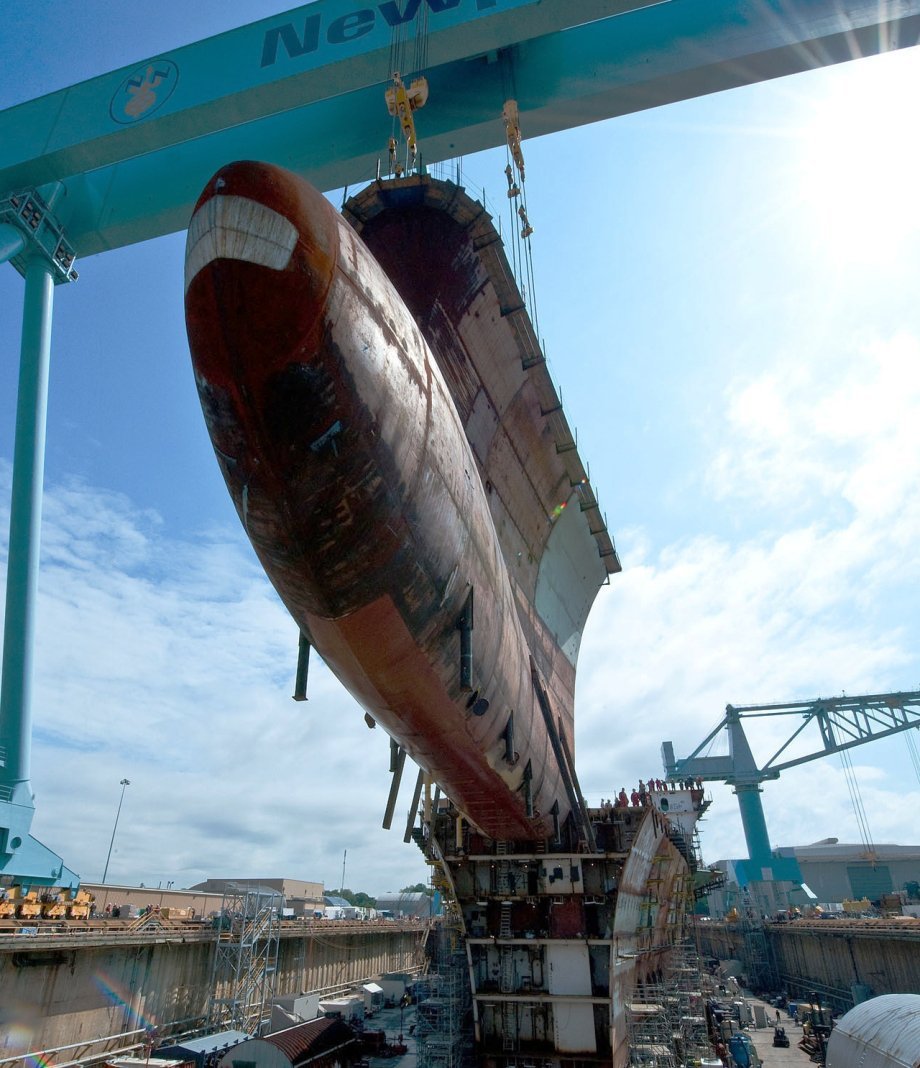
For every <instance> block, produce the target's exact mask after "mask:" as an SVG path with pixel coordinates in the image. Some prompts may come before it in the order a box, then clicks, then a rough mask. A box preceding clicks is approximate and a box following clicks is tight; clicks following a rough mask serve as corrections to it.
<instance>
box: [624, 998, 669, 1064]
mask: <svg viewBox="0 0 920 1068" xmlns="http://www.w3.org/2000/svg"><path fill="white" fill-rule="evenodd" d="M626 1037H627V1041H628V1042H629V1063H630V1064H631V1065H635V1066H637V1068H638V1066H641V1068H678V1060H677V1053H676V1051H675V1049H674V1040H673V1032H672V1028H671V1020H670V1017H669V1015H668V1010H667V1005H666V1004H665V993H664V990H663V989H661V986H660V984H657V983H655V984H645V985H643V986H641V987H638V988H637V989H636V991H635V993H634V994H633V1000H632V1001H631V1002H630V1003H629V1005H627V1006H626Z"/></svg>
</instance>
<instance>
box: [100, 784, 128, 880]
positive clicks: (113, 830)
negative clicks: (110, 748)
mask: <svg viewBox="0 0 920 1068" xmlns="http://www.w3.org/2000/svg"><path fill="white" fill-rule="evenodd" d="M118 785H119V786H120V787H121V797H119V799H118V808H117V810H116V812H115V826H114V827H113V828H112V841H111V842H109V855H108V856H107V857H106V858H105V871H104V872H103V873H102V882H103V884H104V883H105V877H106V876H107V875H108V874H109V861H110V860H111V859H112V846H113V845H115V832H116V831H117V830H118V817H119V816H120V815H121V803H122V801H124V799H125V787H126V786H130V785H131V782H130V780H128V779H122V780H121V782H120V783H119V784H118Z"/></svg>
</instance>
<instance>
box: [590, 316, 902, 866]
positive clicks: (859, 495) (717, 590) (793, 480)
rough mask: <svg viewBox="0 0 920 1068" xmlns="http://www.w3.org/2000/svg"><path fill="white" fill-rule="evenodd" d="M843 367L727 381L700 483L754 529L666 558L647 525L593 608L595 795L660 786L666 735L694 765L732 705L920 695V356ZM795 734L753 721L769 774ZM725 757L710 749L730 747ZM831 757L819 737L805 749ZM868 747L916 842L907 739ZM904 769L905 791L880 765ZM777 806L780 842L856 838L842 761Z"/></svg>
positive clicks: (722, 816)
mask: <svg viewBox="0 0 920 1068" xmlns="http://www.w3.org/2000/svg"><path fill="white" fill-rule="evenodd" d="M837 357H838V361H837V362H838V363H841V362H842V366H843V368H844V369H843V370H842V371H841V372H840V373H839V374H838V376H837V378H836V379H835V380H833V381H831V380H830V379H828V378H826V377H824V371H823V370H822V367H821V365H820V364H821V361H819V360H816V361H812V362H811V363H809V364H808V365H807V366H806V365H804V364H798V363H790V362H789V361H783V362H782V363H781V365H780V366H778V367H771V368H767V369H765V370H764V371H763V372H762V373H761V374H760V375H759V376H758V377H756V378H750V379H747V380H745V381H742V382H736V383H734V384H733V385H732V386H731V387H730V388H729V389H728V391H727V393H726V412H725V413H724V416H725V419H724V426H725V432H724V434H723V435H722V440H721V444H720V446H719V448H718V450H717V454H716V456H715V457H714V460H713V463H712V466H711V468H710V470H709V474H708V478H707V480H706V489H707V490H708V491H709V492H711V493H712V494H713V496H714V497H715V498H716V500H715V501H714V502H713V506H714V508H715V506H716V503H718V504H720V505H721V506H722V507H723V508H728V509H730V510H744V511H745V512H746V515H747V516H749V517H750V522H748V523H746V524H745V525H744V529H745V531H746V533H745V535H744V536H743V537H741V538H739V539H735V540H729V539H728V538H727V537H726V536H724V535H720V536H714V535H706V534H695V535H692V536H688V537H687V538H685V539H682V540H681V541H679V542H675V543H673V544H670V545H665V546H662V547H660V548H658V549H657V550H656V549H655V548H653V547H652V546H651V545H650V539H649V534H648V532H636V533H634V532H629V533H628V534H627V535H626V536H625V537H624V536H622V535H621V537H620V538H619V543H620V548H621V554H622V556H623V559H624V561H625V564H626V570H625V571H624V572H623V574H622V575H620V576H618V577H616V578H614V580H613V583H612V588H611V589H610V590H609V591H606V590H605V591H602V593H601V595H600V597H599V599H598V603H597V605H596V607H595V610H594V613H593V615H592V617H591V620H590V621H589V625H588V630H587V633H586V635H585V639H584V642H583V644H582V652H581V660H580V665H579V689H578V701H577V717H576V722H577V726H578V732H577V741H578V747H579V748H578V762H579V774H580V777H581V781H582V786H583V788H584V789H585V791H586V793H588V794H589V796H594V797H597V796H607V795H609V794H611V793H613V792H615V791H616V790H618V789H619V788H620V786H621V785H624V784H625V785H627V789H628V788H629V784H630V783H635V782H636V781H637V780H638V779H640V778H647V777H648V776H649V775H660V774H661V764H660V758H659V755H658V754H659V747H660V743H661V742H662V741H663V740H665V739H669V740H673V742H674V743H675V751H676V753H677V755H678V757H682V756H687V755H689V754H690V752H691V751H692V750H693V749H694V748H695V747H696V746H697V744H698V743H700V742H701V741H702V740H703V738H704V737H705V736H706V734H707V733H708V732H709V731H710V729H712V728H713V727H714V726H715V725H716V723H717V722H718V721H719V719H720V718H721V716H722V713H723V710H724V707H725V705H726V703H733V704H746V703H751V704H754V703H759V702H772V701H792V700H806V699H809V698H813V697H817V696H821V695H832V694H838V693H840V692H841V691H845V692H847V693H851V694H856V693H867V692H878V691H884V690H887V689H910V688H913V687H916V686H917V685H918V684H920V671H918V659H917V655H916V651H915V648H914V642H913V639H912V633H913V631H914V629H915V624H916V617H917V613H916V607H915V605H916V596H917V591H916V579H917V562H916V553H915V548H914V547H915V545H916V544H917V542H918V540H920V508H918V505H917V494H916V487H917V483H918V475H920V447H918V439H917V435H916V427H917V426H918V425H920V344H918V341H917V339H916V338H914V337H909V336H906V335H901V336H897V337H895V338H892V339H890V340H888V341H884V342H880V341H877V342H872V343H869V344H865V345H863V346H862V347H860V348H858V349H855V350H854V351H853V352H852V353H851V354H849V355H847V354H837ZM825 370H826V369H825ZM717 417H718V416H717ZM633 544H635V546H636V548H635V551H634V549H633ZM631 561H635V562H634V563H633V564H632V566H630V563H631ZM911 603H912V604H913V607H906V606H909V605H911ZM898 609H899V610H898ZM796 726H797V723H796V722H795V721H794V720H788V719H782V720H767V721H760V720H756V721H748V734H749V737H750V738H751V742H752V748H754V751H755V758H756V759H757V760H758V763H759V764H763V763H764V762H765V761H766V760H767V759H768V758H769V757H770V756H772V754H773V752H774V751H775V750H776V749H777V748H778V747H779V745H780V744H781V743H782V741H783V740H784V739H785V737H787V736H788V735H789V734H791V733H792V731H793V730H794V729H795V727H796ZM721 745H722V748H721V750H719V749H717V750H715V751H722V752H727V746H726V744H725V742H724V741H723V742H722V743H721ZM819 745H820V743H819V742H818V740H817V738H814V737H812V738H811V739H810V741H809V744H808V746H807V748H808V749H810V750H814V749H816V748H818V747H819ZM886 747H887V748H886ZM801 751H802V750H801V748H800V749H799V750H798V752H801ZM859 752H860V756H861V760H860V764H861V765H862V770H861V775H862V776H864V777H865V779H866V781H867V782H869V783H871V785H870V786H869V788H868V789H866V790H865V791H864V793H865V796H866V799H867V807H871V813H872V815H871V817H870V826H871V827H872V831H873V834H874V835H875V836H876V840H885V839H886V838H887V839H888V840H892V839H894V840H899V841H908V840H910V839H911V838H912V837H913V838H915V837H916V836H915V834H914V833H913V830H912V827H911V826H910V824H909V821H908V820H907V819H906V817H905V812H906V811H907V810H906V809H905V807H904V793H903V790H904V786H903V776H902V775H901V771H904V770H906V767H902V766H901V765H906V761H905V759H904V754H903V738H902V739H891V740H890V741H886V742H876V743H872V744H871V745H870V746H868V747H866V748H865V749H862V750H860V751H859ZM898 761H900V762H901V763H900V764H898ZM892 762H894V764H895V765H897V766H898V767H899V768H900V769H901V771H899V773H898V774H899V777H898V779H897V782H894V781H892V777H891V772H890V771H887V772H885V773H881V772H879V771H878V767H879V765H880V764H881V765H889V766H890V765H891V764H892ZM873 769H874V770H873ZM879 776H881V777H879ZM714 793H715V795H716V797H717V798H718V804H717V806H716V809H715V810H714V811H713V813H712V814H711V817H710V819H709V820H708V821H707V825H706V827H707V829H706V832H705V834H704V840H703V844H704V848H705V850H706V854H707V856H708V857H709V858H710V859H715V857H716V856H740V855H743V839H742V838H741V825H740V820H738V818H737V815H736V811H735V810H736V802H735V800H734V798H733V797H732V796H731V794H730V792H729V791H728V790H727V789H726V788H724V787H721V788H719V787H716V788H715V789H714ZM914 793H916V790H914ZM764 796H765V807H766V810H767V814H768V820H769V823H770V825H771V836H772V840H773V842H774V844H801V843H803V842H805V841H812V840H814V839H816V838H820V837H825V836H831V835H836V836H838V837H840V838H842V839H846V838H849V839H850V840H858V830H857V825H856V821H855V818H854V817H853V815H852V810H851V805H850V802H849V797H848V794H847V793H846V789H845V785H844V783H843V780H842V778H841V772H840V770H839V767H837V765H836V763H834V762H833V761H832V760H828V759H825V760H821V761H819V762H817V763H812V764H809V765H806V767H805V768H804V769H796V770H794V771H791V772H788V773H786V774H784V776H783V778H782V779H781V780H780V782H779V783H768V784H766V786H765V795H764ZM870 801H871V806H870V805H869V802H870ZM806 813H807V818H804V819H803V816H804V814H806Z"/></svg>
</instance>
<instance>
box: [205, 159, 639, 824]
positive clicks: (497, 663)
mask: <svg viewBox="0 0 920 1068" xmlns="http://www.w3.org/2000/svg"><path fill="white" fill-rule="evenodd" d="M415 266H416V268H417V270H416V273H417V275H418V276H419V277H424V272H425V269H426V265H425V264H424V263H419V264H417V265H415ZM186 318H187V326H188V336H189V342H190V347H191V352H192V358H193V363H194V369H195V377H196V381H197V385H198V390H199V395H200V398H201V403H202V408H203V411H204V415H205V419H206V422H207V425H208V429H209V432H210V435H211V440H212V443H213V446H214V450H215V453H216V455H217V459H218V463H219V465H220V467H221V470H222V472H223V475H224V478H225V480H226V482H227V486H228V488H229V490H230V493H231V495H232V497H233V500H234V503H235V505H236V508H237V512H238V514H239V516H240V520H241V522H242V523H243V526H244V528H245V529H246V532H247V534H248V535H249V538H250V540H251V542H252V544H253V547H254V548H255V550H256V553H257V554H258V556H259V559H260V561H261V562H262V564H263V566H264V568H265V570H266V572H267V574H268V576H269V578H270V579H271V581H272V583H273V584H274V586H275V588H276V589H277V591H278V593H279V595H280V596H281V599H282V600H283V601H284V603H285V605H286V606H287V608H288V609H289V611H290V612H291V614H292V616H293V617H294V619H295V620H296V622H297V623H298V625H299V626H300V628H301V630H302V631H303V633H304V634H305V635H306V636H307V637H308V638H309V640H310V641H311V642H312V643H313V644H314V645H315V647H316V648H317V650H318V651H319V653H320V654H321V655H322V657H323V659H324V660H325V662H326V663H327V664H328V665H329V667H330V668H331V669H332V670H333V671H334V672H335V674H336V675H337V676H338V678H339V679H340V680H341V681H342V682H343V683H344V685H345V686H346V687H347V688H348V690H349V691H350V692H351V693H352V694H353V695H354V696H355V697H356V698H357V700H358V701H359V702H360V703H361V704H362V705H363V707H364V708H365V709H366V710H367V711H368V712H369V713H370V715H371V716H373V717H374V719H376V720H377V721H378V722H379V723H380V724H381V725H382V726H383V727H384V728H385V729H386V731H387V732H388V733H389V734H390V735H391V736H392V737H393V738H395V739H396V740H397V741H398V742H399V743H400V744H401V745H402V746H404V748H405V749H406V751H407V753H408V754H409V755H410V756H411V757H412V758H413V760H415V761H416V762H417V763H418V764H419V766H421V767H422V768H424V769H425V770H426V771H427V772H429V773H430V774H431V776H432V777H433V779H434V780H435V781H436V782H438V783H439V784H440V786H441V788H442V789H443V790H444V791H445V793H446V794H447V795H448V796H450V797H451V798H452V799H453V801H454V803H455V804H456V805H457V806H458V808H459V809H460V810H461V811H462V812H464V814H465V815H466V816H467V817H468V818H469V819H470V820H471V821H472V822H473V823H474V824H475V825H476V826H478V827H479V828H481V830H482V831H483V832H484V833H486V834H487V835H489V836H490V837H492V838H496V839H503V840H511V839H523V840H536V839H544V838H547V837H548V836H549V835H550V833H552V830H553V821H552V817H551V813H553V812H555V813H556V815H557V818H558V819H559V820H560V821H563V820H564V819H565V817H566V815H567V814H568V811H569V808H570V804H569V798H570V797H571V792H569V793H568V794H567V791H566V784H565V781H564V779H563V775H562V772H561V771H560V767H559V764H558V763H557V759H556V757H555V756H554V753H553V748H552V745H551V739H550V737H549V733H548V730H547V726H546V723H545V716H544V714H543V712H542V711H541V708H540V705H539V704H538V701H537V696H536V692H535V688H534V675H536V676H537V677H538V678H539V679H542V680H543V684H544V685H545V686H546V687H547V690H548V692H549V694H550V696H551V699H552V700H553V701H554V712H555V714H557V715H558V716H559V720H558V723H559V726H560V727H561V728H562V729H563V731H566V729H567V733H568V737H569V739H571V696H570V695H571V690H572V689H573V684H574V659H573V658H572V657H569V660H570V661H571V663H569V662H568V661H565V658H564V657H559V656H556V655H555V652H554V650H556V643H555V642H554V641H553V640H552V638H550V639H549V640H548V639H547V635H546V633H543V632H541V634H540V641H535V635H536V631H535V627H534V624H533V617H535V616H536V613H535V612H534V611H533V606H532V603H531V602H532V601H533V591H526V596H523V597H522V591H521V587H520V582H519V581H512V579H511V577H509V569H508V566H507V564H506V553H507V546H505V545H503V544H502V541H501V540H500V537H499V534H498V533H497V531H496V524H495V522H494V517H493V514H492V512H491V511H490V501H489V499H488V497H489V493H488V492H487V489H486V487H485V486H484V479H483V477H482V476H483V467H482V465H481V463H477V457H476V456H475V455H474V452H473V450H472V449H471V446H470V442H469V440H468V437H467V433H466V432H465V429H464V424H463V423H462V422H461V417H460V415H459V414H458V407H457V404H456V403H455V399H454V397H453V396H452V392H451V389H450V388H449V386H448V384H447V382H446V381H445V377H444V374H443V373H442V370H441V368H440V367H439V365H438V360H437V359H436V358H435V356H434V355H433V353H432V350H431V348H430V347H429V344H428V343H427V342H426V339H425V337H424V336H423V334H422V331H421V330H420V329H419V326H418V325H417V324H416V321H415V318H414V317H413V314H412V312H410V310H409V309H408V308H407V306H406V303H405V302H404V300H403V299H402V298H401V297H400V295H399V293H398V292H397V291H396V289H395V288H394V286H393V284H392V283H391V281H390V280H389V278H388V277H387V275H386V274H385V273H384V271H383V269H382V268H381V267H380V266H379V265H378V263H377V261H376V260H375V258H374V256H373V255H371V253H370V252H369V251H368V249H367V247H366V246H365V244H364V243H363V241H362V240H361V238H360V237H359V236H358V235H357V233H356V232H355V230H354V229H353V227H352V226H350V225H349V224H348V222H346V221H345V220H344V219H343V218H342V217H340V216H339V215H338V214H337V213H336V212H335V210H334V209H333V208H332V206H331V205H330V204H329V203H328V201H327V200H326V199H325V198H324V197H323V196H322V195H321V194H320V193H318V192H317V191H316V190H315V189H313V188H312V187H311V186H310V185H309V184H307V183H306V182H304V181H303V180H302V179H300V178H298V177H297V176H295V175H293V174H291V173H289V172H286V171H284V170H282V169H280V168H277V167H274V166H270V165H266V164H260V163H246V162H244V163H234V164H231V165H229V166H227V167H225V168H223V169H222V170H221V171H220V172H218V174H216V175H215V176H214V177H213V178H212V179H211V181H210V182H209V183H208V185H207V187H206V188H205V190H204V192H203V193H202V195H201V198H200V200H199V202H198V204H197V206H196V209H195V213H194V215H193V218H192V222H191V225H190V228H189V236H188V246H187V253H186ZM557 481H558V479H557ZM489 489H490V490H491V484H490V485H489ZM570 492H571V489H570V488H569V489H567V493H570ZM541 507H543V505H541ZM545 517H546V513H545V512H544V520H545V525H547V526H549V521H548V520H546V519H545ZM503 550H504V551H503ZM517 555H518V557H520V555H521V554H520V553H518V554H517ZM538 558H539V553H538ZM531 559H532V560H533V554H532V553H531ZM614 559H615V557H614ZM617 566H618V565H617ZM609 570H613V568H612V567H609V566H608V567H607V571H609ZM603 573H606V572H602V574H603ZM591 582H592V583H593V588H592V592H591V599H593V593H594V592H596V589H597V585H598V584H599V583H598V582H596V581H595V580H594V579H592V580H591ZM471 596H472V609H473V625H474V629H473V641H472V650H473V679H472V686H471V687H466V688H464V687H463V686H461V673H460V631H459V629H458V621H459V620H460V618H461V616H462V615H463V614H464V610H465V608H466V607H467V605H468V603H469V599H470V597H471ZM589 606H590V605H589ZM522 608H523V611H522ZM522 624H523V625H522ZM545 630H546V628H545V627H544V628H543V631H545ZM579 633H580V632H579ZM547 651H549V653H550V655H549V656H547ZM532 656H535V659H534V660H532ZM561 662H565V665H566V669H567V670H566V671H565V672H563V673H562V674H563V676H564V677H563V680H562V683H560V682H559V680H557V678H556V676H557V675H559V674H560V672H559V664H560V663H561ZM512 713H513V738H514V743H513V749H512V750H511V751H510V752H509V748H508V746H507V744H506V742H507V737H508V734H507V728H508V723H509V719H510V718H511V716H512ZM557 749H558V746H557Z"/></svg>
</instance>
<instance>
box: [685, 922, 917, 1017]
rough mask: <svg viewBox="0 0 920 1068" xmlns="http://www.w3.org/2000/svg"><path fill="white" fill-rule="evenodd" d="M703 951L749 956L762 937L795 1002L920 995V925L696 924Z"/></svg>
mask: <svg viewBox="0 0 920 1068" xmlns="http://www.w3.org/2000/svg"><path fill="white" fill-rule="evenodd" d="M696 931H697V934H698V939H699V943H698V944H699V946H700V951H701V953H703V954H704V955H705V956H712V957H718V958H719V959H720V960H729V959H734V960H739V961H741V962H742V964H744V963H745V962H746V961H747V960H748V959H749V957H750V953H751V945H752V939H753V937H754V936H755V935H759V934H762V935H763V938H764V940H765V943H766V949H767V955H768V958H769V961H770V964H771V966H772V968H773V971H774V978H775V983H776V986H777V988H778V989H785V990H786V991H787V992H788V993H789V994H790V995H791V996H792V997H793V998H796V997H803V996H805V995H806V994H807V992H808V990H809V989H815V990H817V991H818V992H819V993H820V994H822V996H824V997H825V998H828V999H831V1000H830V1003H831V1004H832V1007H833V1008H835V1009H838V1010H844V1009H846V1008H851V1007H852V1006H853V1004H854V1003H855V1001H856V995H857V994H860V995H861V996H864V995H865V993H866V990H865V988H868V990H869V991H871V993H872V994H910V993H916V992H917V990H920V920H901V919H898V920H894V921H885V920H855V919H854V920H816V921H813V922H806V921H801V920H799V921H796V922H794V923H786V924H782V923H772V924H770V923H768V924H765V925H763V927H757V929H756V932H755V931H753V930H752V929H750V928H746V927H745V926H744V925H743V924H726V923H712V922H706V923H697V925H696Z"/></svg>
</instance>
